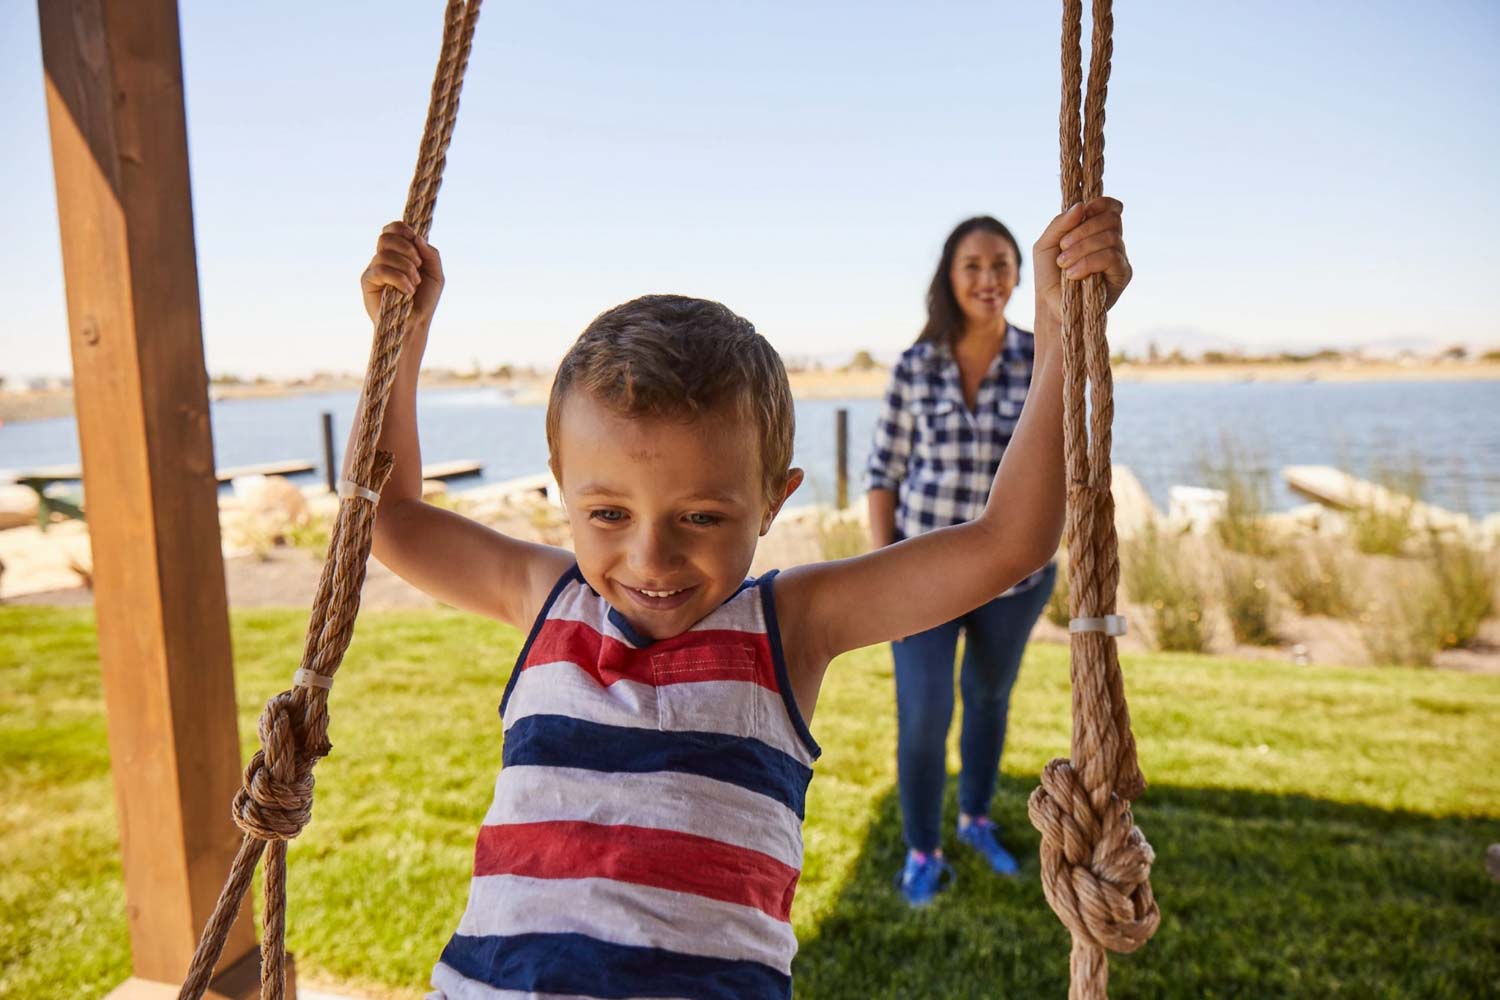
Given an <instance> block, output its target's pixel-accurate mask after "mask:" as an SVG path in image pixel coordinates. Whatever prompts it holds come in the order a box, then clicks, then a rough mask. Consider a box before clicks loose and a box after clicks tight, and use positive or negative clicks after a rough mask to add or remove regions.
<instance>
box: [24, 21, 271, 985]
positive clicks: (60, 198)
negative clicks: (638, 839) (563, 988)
mask: <svg viewBox="0 0 1500 1000" xmlns="http://www.w3.org/2000/svg"><path fill="white" fill-rule="evenodd" d="M37 9H38V11H39V13H40V22H41V35H42V62H43V66H44V68H45V71H46V78H47V79H46V86H47V116H48V120H49V123H50V126H51V133H52V162H53V169H54V172H55V175H56V181H57V211H58V221H59V227H60V230H61V233H62V249H63V270H64V274H65V276H66V279H67V301H68V327H69V335H70V339H71V343H72V352H73V381H74V399H75V406H76V408H77V414H78V431H79V438H80V444H81V447H82V452H83V478H84V484H85V487H86V489H87V491H88V509H89V513H90V517H89V532H90V537H91V542H92V545H93V554H94V604H95V609H96V613H97V620H98V628H99V662H100V667H101V669H102V672H103V675H104V696H105V703H106V705H107V708H108V712H109V745H110V760H111V766H112V769H113V772H114V785H115V801H116V805H117V807H118V812H119V824H120V851H121V855H122V859H123V863H124V871H125V900H126V911H127V918H128V921H129V927H130V942H131V955H132V964H133V972H134V976H133V977H132V978H131V979H130V980H128V981H127V982H126V983H125V984H124V985H123V986H121V987H120V988H119V989H118V990H117V991H116V992H115V994H114V995H115V996H131V997H136V996H163V995H175V988H174V987H170V986H167V985H164V984H173V983H180V982H181V980H182V977H183V975H184V974H185V973H186V971H187V967H188V961H189V959H190V957H191V956H192V952H193V946H194V945H195V944H196V942H197V940H198V933H199V931H200V930H201V929H202V927H203V925H204V923H205V922H206V921H207V919H208V916H209V914H210V913H211V912H212V910H213V905H214V900H215V899H216V897H217V895H218V891H219V887H220V885H221V884H222V883H223V880H224V876H225V874H226V873H227V872H228V870H229V866H230V861H231V860H232V858H233V856H234V853H235V849H236V847H237V846H238V843H239V839H240V835H239V831H238V830H236V829H235V827H234V825H233V823H232V822H231V821H230V818H229V808H228V807H229V801H230V799H231V797H232V796H233V794H234V792H235V790H236V789H237V788H238V786H239V770H240V750H239V736H238V728H237V726H236V722H235V700H234V668H233V664H232V661H231V659H230V645H229V617H228V608H227V602H226V599H225V593H224V564H223V559H222V557H221V555H220V549H219V544H220V543H219V519H218V501H217V490H216V484H215V477H214V456H213V439H212V437H211V435H210V431H209V409H208V385H207V383H208V379H207V374H206V372H205V370H204V365H203V343H202V334H201V329H200V318H199V303H198V271H197V261H196V257H195V249H194V244H193V211H192V198H191V192H190V190H189V184H188V157H187V129H186V122H185V114H184V105H183V92H182V56H181V52H180V49H179V41H178V22H177V5H176V2H175V0H130V2H127V0H38V3H37ZM248 909H249V908H248V907H246V908H245V909H244V910H242V911H241V913H240V916H239V919H238V921H237V922H236V924H235V925H234V928H233V930H232V932H231V934H230V938H229V943H228V946H227V947H226V948H225V951H224V960H223V962H221V964H220V975H219V977H218V978H217V979H216V980H215V984H214V986H213V990H214V993H213V994H212V995H215V996H228V997H242V996H250V995H253V994H254V992H255V988H256V983H255V980H256V979H257V978H258V973H257V972H256V969H257V957H258V956H257V954H256V951H255V929H254V926H253V924H252V922H251V919H250V914H249V912H248Z"/></svg>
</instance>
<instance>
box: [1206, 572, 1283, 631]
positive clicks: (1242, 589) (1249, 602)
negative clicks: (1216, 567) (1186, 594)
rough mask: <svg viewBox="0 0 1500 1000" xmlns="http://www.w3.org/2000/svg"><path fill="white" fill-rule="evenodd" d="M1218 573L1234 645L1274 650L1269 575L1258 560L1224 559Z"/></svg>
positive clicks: (1273, 600) (1274, 620)
mask: <svg viewBox="0 0 1500 1000" xmlns="http://www.w3.org/2000/svg"><path fill="white" fill-rule="evenodd" d="M1220 569H1221V570H1222V577H1223V580H1224V613H1225V614H1226V615H1227V616H1228V618H1229V628H1230V630H1231V631H1232V632H1233V633H1234V641H1235V642H1239V643H1245V644H1247V645H1251V646H1274V645H1276V643H1277V641H1278V639H1277V636H1276V601H1275V596H1274V595H1273V593H1272V591H1271V581H1270V580H1269V579H1268V576H1269V574H1267V573H1266V572H1265V569H1264V567H1263V566H1262V565H1261V563H1260V562H1259V561H1258V560H1255V559H1242V558H1235V557H1234V556H1232V555H1231V556H1226V558H1225V559H1224V561H1223V563H1222V565H1221V567H1220Z"/></svg>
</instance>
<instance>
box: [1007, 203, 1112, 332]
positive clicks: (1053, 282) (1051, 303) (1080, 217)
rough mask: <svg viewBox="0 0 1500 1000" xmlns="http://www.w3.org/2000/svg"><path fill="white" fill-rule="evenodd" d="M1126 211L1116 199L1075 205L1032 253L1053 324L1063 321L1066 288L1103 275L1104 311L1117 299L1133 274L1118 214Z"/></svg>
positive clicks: (1039, 297) (1039, 293) (1055, 221)
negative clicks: (1069, 281)
mask: <svg viewBox="0 0 1500 1000" xmlns="http://www.w3.org/2000/svg"><path fill="white" fill-rule="evenodd" d="M1124 210H1125V206H1124V205H1122V204H1121V203H1120V202H1118V201H1116V200H1115V199H1114V198H1095V199H1094V200H1093V201H1089V202H1084V203H1083V204H1081V205H1074V206H1073V207H1072V208H1070V209H1068V210H1067V211H1066V212H1064V213H1063V214H1061V215H1059V216H1058V217H1057V218H1055V219H1053V220H1052V224H1051V225H1049V226H1048V227H1047V230H1046V232H1044V233H1042V235H1041V237H1040V238H1039V239H1038V240H1037V241H1036V245H1035V246H1034V247H1033V248H1032V256H1031V259H1032V260H1034V261H1035V262H1036V263H1035V265H1034V266H1035V267H1036V297H1037V302H1038V304H1041V303H1045V304H1046V306H1047V309H1048V311H1050V312H1051V314H1052V318H1053V319H1058V320H1060V319H1061V318H1062V282H1063V279H1064V278H1065V277H1066V278H1068V279H1072V280H1078V279H1082V278H1086V277H1088V276H1089V275H1091V274H1102V275H1104V289H1105V291H1104V306H1105V308H1106V309H1107V308H1109V307H1110V306H1112V305H1114V304H1115V301H1116V300H1118V299H1119V297H1120V293H1121V292H1123V291H1125V286H1126V285H1128V284H1130V276H1131V274H1132V271H1131V267H1130V259H1129V258H1128V257H1126V256H1125V232H1124V228H1123V226H1122V223H1121V221H1120V213H1121V212H1123V211H1124Z"/></svg>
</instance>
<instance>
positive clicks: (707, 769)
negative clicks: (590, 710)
mask: <svg viewBox="0 0 1500 1000" xmlns="http://www.w3.org/2000/svg"><path fill="white" fill-rule="evenodd" d="M501 760H502V761H503V762H504V765H505V766H506V767H514V766H517V765H535V766H540V767H576V768H582V769H584V770H588V771H605V772H610V773H625V774H647V773H650V772H652V771H674V772H677V773H680V774H696V775H699V776H701V777H704V778H713V779H715V780H717V781H724V782H728V783H729V784H732V785H738V786H739V787H741V788H745V789H748V790H749V791H752V792H758V793H760V794H761V795H764V796H766V797H768V798H771V799H775V800H776V801H777V802H780V803H781V804H782V805H784V806H786V807H787V808H788V809H790V810H792V811H793V812H794V813H796V814H797V818H798V819H802V818H803V812H804V809H805V806H806V803H807V785H808V782H810V781H811V780H812V768H809V767H807V766H805V765H803V764H801V763H799V762H798V761H797V760H795V759H794V758H792V757H790V756H789V755H787V754H786V753H783V752H782V751H780V750H777V749H776V748H775V747H772V746H768V745H767V744H765V743H762V742H761V741H760V740H757V739H752V738H748V737H744V736H732V735H728V734H726V733H703V732H691V731H673V732H662V731H661V730H657V729H636V728H633V727H629V726H606V725H603V724H601V723H597V722H586V721H584V720H583V719H573V718H569V717H568V716H566V715H528V716H526V717H525V718H523V719H518V720H517V721H516V722H515V723H514V724H513V725H512V726H511V727H510V728H509V729H507V730H506V732H505V749H504V752H503V753H502V754H501Z"/></svg>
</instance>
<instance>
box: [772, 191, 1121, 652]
mask: <svg viewBox="0 0 1500 1000" xmlns="http://www.w3.org/2000/svg"><path fill="white" fill-rule="evenodd" d="M1120 211H1121V205H1120V203H1119V202H1117V201H1115V200H1114V199H1112V198H1099V199H1096V200H1094V201H1092V202H1089V203H1087V204H1085V205H1081V206H1075V207H1074V208H1072V209H1070V210H1069V211H1067V212H1064V213H1063V214H1062V215H1059V216H1058V217H1057V218H1056V219H1054V220H1053V221H1052V224H1051V225H1050V226H1048V227H1047V231H1046V232H1044V233H1043V234H1042V236H1041V238H1040V239H1039V240H1038V241H1037V243H1036V246H1035V248H1034V255H1033V258H1032V259H1033V260H1034V261H1036V264H1035V268H1036V290H1037V315H1036V331H1035V332H1036V355H1035V359H1034V363H1033V367H1032V376H1031V388H1030V390H1029V391H1028V393H1027V397H1026V405H1025V407H1024V409H1023V410H1022V413H1021V419H1020V421H1019V423H1018V424H1017V426H1016V432H1015V434H1014V435H1013V436H1012V438H1011V441H1010V444H1009V446H1008V447H1007V448H1006V449H1005V456H1004V458H1003V459H1002V460H1001V463H1000V468H999V471H998V472H997V473H996V475H995V482H994V486H993V487H992V488H991V490H990V497H989V502H988V503H987V504H986V506H985V509H984V513H983V514H981V515H980V516H979V517H978V518H976V519H975V520H973V521H969V522H967V523H965V524H958V525H954V526H952V527H949V528H942V529H939V530H936V531H930V532H927V533H925V534H922V535H918V536H916V537H914V538H910V539H907V540H906V541H903V542H898V543H897V544H895V545H890V546H887V547H885V548H881V549H877V550H876V551H874V552H871V553H869V554H867V555H864V556H858V557H856V558H853V559H844V560H840V561H838V562H830V563H818V564H814V565H810V566H799V567H796V568H795V569H791V570H788V571H787V572H786V573H784V574H783V575H782V579H781V580H780V581H779V582H778V597H779V598H781V597H782V596H783V595H784V596H785V597H786V598H790V599H789V600H786V601H785V604H786V605H787V606H788V607H789V608H797V609H799V611H795V612H793V614H795V615H797V617H798V618H800V622H799V624H800V625H801V628H800V629H799V631H800V634H801V636H802V638H803V641H804V644H806V645H807V646H809V647H810V651H811V655H810V656H809V661H808V662H809V663H810V664H817V663H826V662H827V660H828V659H831V658H832V657H834V656H837V655H838V654H839V653H842V652H845V651H847V650H850V649H857V648H859V647H861V646H868V645H871V644H873V643H877V642H883V641H888V640H895V639H902V638H905V637H906V636H909V635H915V634H916V633H918V632H921V631H924V630H926V629H929V628H932V627H933V626H935V625H940V624H942V623H943V622H946V621H951V620H953V619H954V618H957V617H958V616H959V615H961V614H963V613H965V612H967V611H970V610H972V609H973V608H976V607H978V606H979V605H981V604H983V603H985V602H986V601H989V600H990V599H992V598H994V597H997V596H999V595H1000V594H1001V593H1003V592H1004V591H1005V590H1007V589H1009V588H1010V587H1011V586H1013V585H1014V584H1016V583H1017V582H1019V581H1020V580H1022V579H1024V578H1025V577H1026V576H1028V575H1029V574H1031V573H1032V572H1034V571H1035V570H1037V569H1038V568H1040V567H1041V566H1043V565H1045V564H1046V562H1047V560H1048V559H1050V558H1051V557H1052V555H1053V553H1054V552H1056V551H1057V543H1058V539H1059V538H1060V537H1061V535H1062V528H1063V517H1064V504H1065V499H1066V490H1065V485H1064V465H1063V435H1062V357H1061V350H1062V348H1061V343H1060V334H1061V329H1060V323H1059V320H1058V315H1059V313H1060V308H1061V281H1062V269H1063V268H1066V269H1067V273H1068V276H1069V277H1071V278H1082V277H1085V276H1087V275H1089V274H1103V275H1104V276H1105V282H1106V285H1107V287H1108V301H1109V303H1110V304H1113V302H1114V300H1115V299H1116V298H1118V297H1119V294H1120V292H1121V291H1123V289H1124V287H1125V285H1126V284H1128V283H1129V281H1130V263H1129V261H1128V260H1127V258H1126V256H1125V248H1124V242H1123V236H1122V231H1121V223H1120ZM1060 258H1061V260H1062V261H1063V263H1062V264H1061V265H1059V263H1058V262H1059V259H1060ZM778 603H782V602H781V601H780V600H779V601H778Z"/></svg>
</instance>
